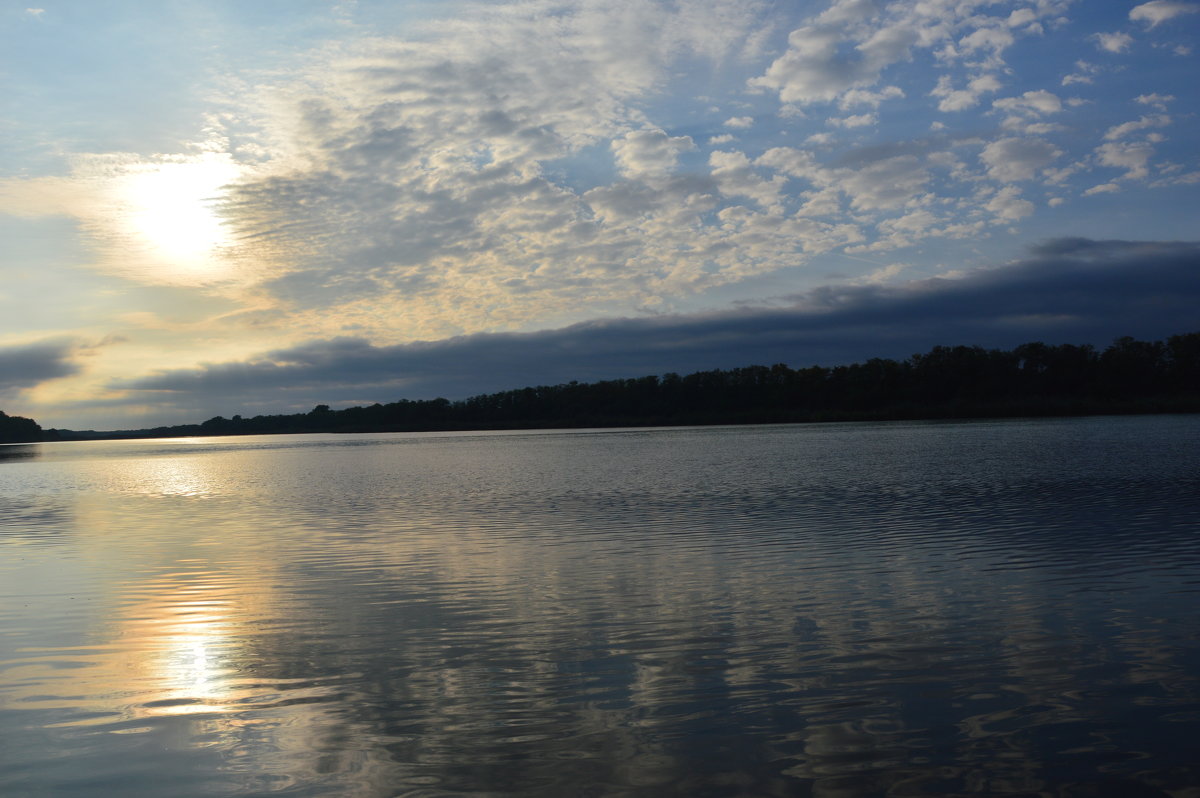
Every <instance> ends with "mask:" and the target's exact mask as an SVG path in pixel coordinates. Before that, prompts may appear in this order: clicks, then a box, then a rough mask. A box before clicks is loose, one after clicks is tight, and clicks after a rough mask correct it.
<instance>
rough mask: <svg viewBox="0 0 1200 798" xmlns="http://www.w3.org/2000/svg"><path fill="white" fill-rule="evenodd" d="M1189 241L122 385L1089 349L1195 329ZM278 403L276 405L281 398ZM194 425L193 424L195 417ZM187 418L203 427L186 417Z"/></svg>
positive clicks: (318, 397)
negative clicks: (740, 305) (721, 307)
mask: <svg viewBox="0 0 1200 798" xmlns="http://www.w3.org/2000/svg"><path fill="white" fill-rule="evenodd" d="M1197 307H1200V243H1195V242H1191V243H1180V242H1129V241H1092V240H1087V239H1060V240H1055V241H1050V242H1047V243H1045V244H1043V245H1041V246H1039V247H1037V248H1036V249H1035V250H1034V251H1033V252H1032V253H1031V254H1030V256H1029V257H1028V258H1026V259H1024V260H1022V261H1020V262H1017V263H1013V264H1009V265H1006V266H1002V267H997V268H994V269H989V270H983V271H979V272H973V273H971V274H969V275H967V276H963V277H946V278H936V279H929V280H920V281H913V282H909V283H906V284H901V285H896V286H881V285H856V286H837V287H825V288H821V289H818V290H814V291H811V292H807V293H805V294H802V295H798V296H794V297H791V298H789V300H788V304H787V305H786V306H781V307H775V308H761V307H760V308H745V309H743V310H739V311H735V312H726V313H716V314H699V315H666V316H658V317H651V318H641V319H616V320H607V321H593V322H587V323H583V324H575V325H571V326H568V327H563V328H560V329H555V330H547V331H543V332H537V333H523V334H518V333H507V334H477V335H469V336H459V337H453V338H448V339H444V340H439V341H427V342H421V343H413V344H403V345H395V346H378V345H374V344H372V343H370V342H369V341H367V340H365V339H361V338H348V337H341V338H333V339H325V340H314V341H309V342H307V343H303V344H300V345H296V346H291V347H288V348H285V349H280V350H277V351H272V352H267V353H265V354H264V355H262V356H260V357H256V358H251V359H248V360H246V361H240V362H226V363H218V364H209V365H206V366H203V367H200V368H192V369H176V370H166V371H160V372H157V373H154V374H150V375H147V376H143V377H139V378H136V379H129V380H120V381H117V382H115V383H114V384H113V386H112V387H113V388H116V389H119V390H123V391H128V392H129V393H130V400H131V401H153V402H155V403H166V404H172V405H175V406H176V407H178V408H180V409H187V410H195V411H198V412H201V414H203V413H208V414H209V415H212V414H216V413H222V414H227V415H228V414H231V413H234V412H243V413H245V412H255V413H257V412H283V411H293V410H297V409H304V410H307V409H309V408H310V407H311V406H312V405H313V404H315V403H319V402H324V403H329V404H338V405H347V404H356V403H367V402H373V401H379V402H388V401H395V400H396V399H399V398H413V399H416V398H430V397H433V396H446V397H449V398H461V397H465V396H468V395H472V394H477V393H484V392H490V391H497V390H504V389H510V388H517V387H522V386H525V385H535V384H558V383H562V382H568V381H570V380H580V381H592V380H599V379H606V378H617V377H633V376H641V375H644V374H661V373H665V372H668V371H675V372H680V373H684V372H689V371H695V370H703V369H709V368H718V367H720V368H728V367H735V366H743V365H749V364H754V363H759V364H770V363H777V362H783V363H787V364H788V365H791V366H793V367H798V366H806V365H812V364H820V365H836V364H839V363H849V362H855V361H861V360H865V359H867V358H870V357H892V358H905V357H907V356H909V355H911V354H914V353H916V352H922V351H925V350H927V349H929V348H930V347H932V346H935V345H938V344H980V345H983V346H991V347H1005V348H1007V347H1012V346H1015V345H1017V344H1019V343H1023V342H1026V341H1030V340H1044V341H1046V342H1049V343H1062V342H1071V343H1093V344H1096V345H1099V346H1101V347H1103V346H1104V345H1107V344H1108V343H1109V342H1111V340H1112V339H1113V338H1115V337H1117V336H1119V335H1126V334H1128V335H1134V336H1135V337H1140V338H1144V339H1159V338H1164V337H1166V336H1169V335H1172V334H1176V333H1181V332H1189V331H1193V330H1195V329H1196V328H1198V327H1200V323H1198V320H1197V316H1196V313H1195V309H1196V308H1197ZM281 397H286V399H281ZM205 417H207V416H205ZM193 420H202V419H199V418H193Z"/></svg>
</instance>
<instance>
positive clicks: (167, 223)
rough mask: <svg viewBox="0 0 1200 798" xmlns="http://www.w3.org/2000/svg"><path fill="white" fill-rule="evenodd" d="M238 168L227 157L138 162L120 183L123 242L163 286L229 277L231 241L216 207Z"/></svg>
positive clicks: (217, 155) (215, 154) (212, 154)
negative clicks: (168, 283)
mask: <svg viewBox="0 0 1200 798" xmlns="http://www.w3.org/2000/svg"><path fill="white" fill-rule="evenodd" d="M237 174H238V167H237V166H236V164H234V163H233V162H232V161H231V160H230V159H229V157H228V156H227V155H223V154H218V153H207V154H205V155H203V156H200V157H196V158H188V159H180V160H175V161H168V162H163V163H144V164H139V165H138V166H137V167H135V168H134V169H132V170H130V172H128V173H127V174H125V175H124V176H123V178H122V180H121V187H120V195H121V203H120V204H121V215H122V219H121V223H122V227H123V228H124V230H125V238H126V240H127V243H128V244H129V245H130V247H131V249H132V250H133V253H131V254H136V255H137V256H140V257H139V260H143V261H148V262H147V263H145V264H144V266H145V267H147V268H151V269H153V272H154V274H155V275H156V276H157V277H158V278H159V279H161V280H163V281H165V282H175V283H178V282H195V281H206V282H207V281H219V280H223V279H227V278H228V277H230V276H231V263H230V261H229V258H228V257H227V255H228V250H229V248H230V247H231V246H232V243H233V241H232V237H231V236H230V233H229V228H228V225H226V224H225V222H224V220H223V219H222V217H221V215H220V213H219V211H218V205H219V203H220V201H221V197H222V194H223V187H224V186H226V185H227V184H229V183H230V182H232V181H233V180H234V179H235V178H236V177H237Z"/></svg>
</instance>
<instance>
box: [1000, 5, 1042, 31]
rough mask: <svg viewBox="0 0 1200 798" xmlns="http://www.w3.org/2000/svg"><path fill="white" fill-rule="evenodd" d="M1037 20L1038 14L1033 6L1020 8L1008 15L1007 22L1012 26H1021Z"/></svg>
mask: <svg viewBox="0 0 1200 798" xmlns="http://www.w3.org/2000/svg"><path fill="white" fill-rule="evenodd" d="M1035 20H1037V14H1036V13H1035V12H1034V10H1033V9H1032V8H1018V9H1017V10H1016V11H1014V12H1012V13H1011V14H1009V15H1008V19H1007V20H1005V23H1006V24H1007V25H1008V27H1010V28H1019V27H1021V26H1022V25H1028V24H1029V23H1031V22H1034V21H1035Z"/></svg>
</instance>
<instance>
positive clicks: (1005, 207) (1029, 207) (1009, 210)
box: [984, 186, 1033, 222]
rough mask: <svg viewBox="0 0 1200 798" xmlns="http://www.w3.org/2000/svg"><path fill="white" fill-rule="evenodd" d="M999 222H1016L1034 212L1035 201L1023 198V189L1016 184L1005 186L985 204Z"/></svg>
mask: <svg viewBox="0 0 1200 798" xmlns="http://www.w3.org/2000/svg"><path fill="white" fill-rule="evenodd" d="M984 207H985V208H987V209H988V210H989V211H991V212H992V213H993V214H995V215H996V219H997V221H999V222H1015V221H1017V220H1018V219H1023V218H1025V217H1026V216H1029V215H1030V214H1032V213H1033V203H1032V202H1030V201H1029V200H1024V199H1021V190H1020V189H1019V188H1017V187H1016V186H1005V187H1004V188H1002V189H1000V190H999V191H997V192H996V196H994V197H992V199H991V200H989V201H988V203H987V205H985V206H984Z"/></svg>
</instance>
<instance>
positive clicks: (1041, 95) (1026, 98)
mask: <svg viewBox="0 0 1200 798" xmlns="http://www.w3.org/2000/svg"><path fill="white" fill-rule="evenodd" d="M992 107H993V108H998V109H1000V110H1002V111H1008V112H1009V113H1024V114H1031V115H1035V116H1036V115H1039V114H1056V113H1058V112H1059V111H1061V110H1062V100H1060V99H1059V98H1058V96H1057V95H1055V94H1052V93H1051V92H1048V91H1045V90H1044V89H1039V90H1037V91H1027V92H1025V93H1024V94H1022V95H1021V96H1020V97H1005V98H1002V99H999V100H996V101H994V102H993V103H992Z"/></svg>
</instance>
